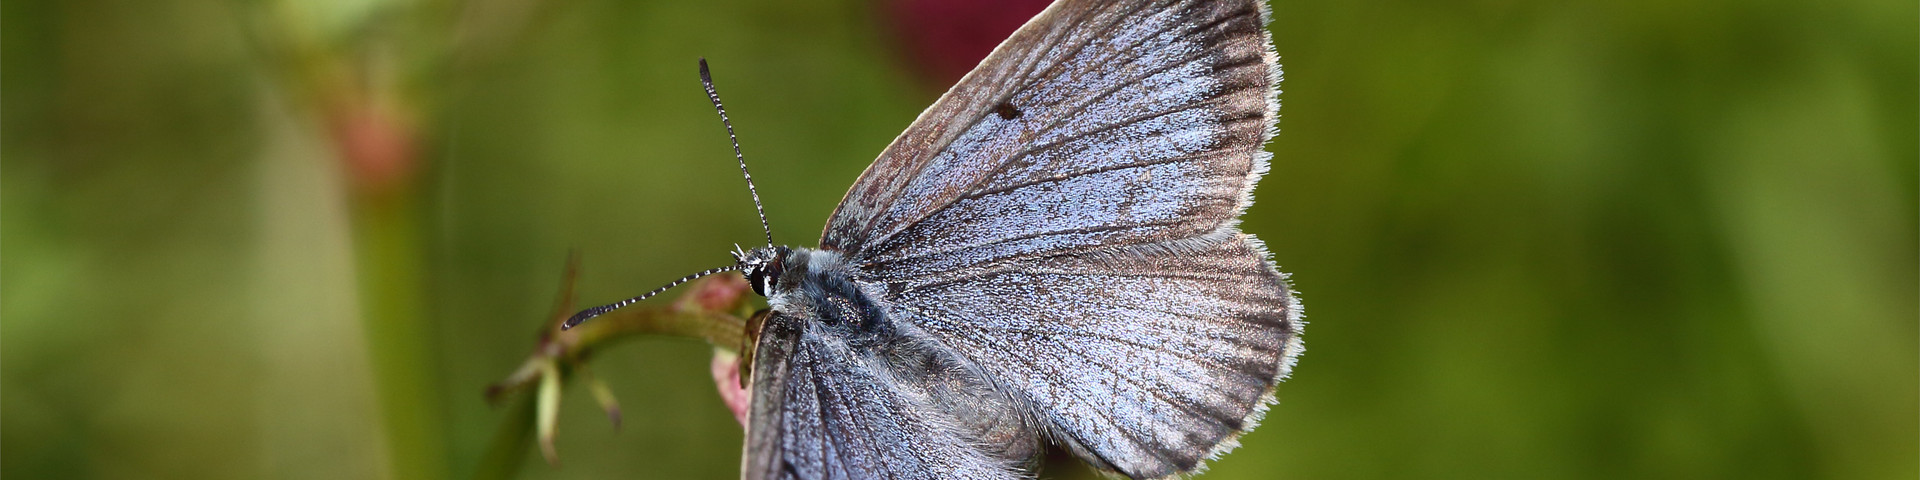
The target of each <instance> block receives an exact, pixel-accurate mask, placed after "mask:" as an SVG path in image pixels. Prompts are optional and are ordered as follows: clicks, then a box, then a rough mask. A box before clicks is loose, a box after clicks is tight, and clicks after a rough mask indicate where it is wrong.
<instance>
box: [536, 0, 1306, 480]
mask: <svg viewBox="0 0 1920 480" xmlns="http://www.w3.org/2000/svg"><path fill="white" fill-rule="evenodd" d="M1268 15H1269V14H1268V12H1267V10H1266V6H1265V5H1264V4H1263V3H1261V2H1257V1H1248V0H1219V1H1211V0H1180V1H1171V2H1169V1H1097V0H1061V1H1059V2H1056V3H1054V4H1053V5H1051V6H1050V7H1048V8H1047V9H1046V10H1045V11H1043V12H1041V13H1040V14H1039V15H1037V16H1035V17H1034V18H1033V19H1032V20H1031V21H1029V22H1028V23H1027V24H1026V25H1025V26H1023V27H1021V28H1020V29H1019V30H1018V31H1016V32H1015V33H1014V34H1013V35H1012V36H1011V37H1010V38H1008V39H1007V40H1006V42H1005V43H1003V44H1001V45H1000V46H999V47H998V48H997V49H995V50H994V51H993V53H992V54H991V55H989V56H988V57H987V58H986V59H985V60H983V61H982V62H981V63H980V65H979V66H978V67H976V68H975V69H974V70H973V71H972V72H971V73H969V74H967V75H966V76H965V77H964V78H962V79H961V80H960V81H959V83H958V84H956V85H954V86H953V88H952V89H951V90H949V91H948V92H947V93H946V94H945V95H943V96H941V97H940V99H939V100H938V101H936V102H935V103H934V104H933V106H931V107H929V108H928V109H927V110H926V111H925V112H923V113H921V114H920V116H919V118H918V119H916V120H915V121H914V122H913V124H912V125H911V126H909V127H907V130H906V131H905V132H904V133H902V134H901V135H900V136H899V138H897V139H895V140H894V141H893V143H892V144H891V145H889V146H888V147H887V148H886V149H885V151H883V152H882V153H881V154H880V157H879V159H878V160H875V161H874V162H873V164H872V165H871V166H869V167H868V168H867V170H866V172H865V173H863V174H862V175H861V176H860V177H859V179H858V180H856V181H855V182H854V184H853V187H852V188H851V189H850V190H849V191H848V192H847V194H846V198H845V199H843V200H842V201H841V203H840V206H839V208H838V209H836V210H835V211H834V213H833V215H832V217H831V218H830V219H829V220H828V223H827V226H826V230H825V233H824V235H822V238H821V240H820V246H819V247H818V248H804V247H788V246H776V245H774V242H773V236H772V233H771V231H770V230H769V231H768V235H767V246H766V247H761V248H754V249H752V250H750V251H742V250H741V249H739V248H738V247H736V248H735V250H734V257H735V263H734V265H732V266H729V267H723V268H719V269H714V270H709V271H707V272H702V273H700V274H696V275H694V276H689V277H688V278H687V279H683V280H682V282H684V281H685V280H690V279H692V278H697V277H698V276H702V275H707V274H712V273H717V272H722V271H738V272H741V273H742V274H743V275H745V277H746V278H747V280H748V282H749V283H750V284H751V286H752V288H753V290H754V292H756V293H758V294H761V295H763V296H765V297H766V298H767V304H768V306H769V310H768V311H766V312H765V313H764V314H763V315H758V316H756V317H755V321H754V322H753V324H752V325H750V327H749V328H750V330H752V331H757V332H758V333H757V335H755V336H754V340H753V341H752V342H753V343H752V345H751V347H750V348H749V351H747V352H745V353H748V354H750V358H751V362H750V363H751V366H750V373H749V375H748V378H749V379H750V380H749V382H750V385H751V392H752V396H751V403H750V406H749V409H748V414H749V417H748V426H747V434H746V445H745V456H744V458H743V461H742V477H743V478H748V479H785V478H794V479H820V478H850V479H865V478H911V479H931V478H968V479H1012V478H1023V477H1027V476H1030V474H1029V473H1027V471H1028V470H1030V469H1031V468H1032V467H1034V465H1035V461H1036V458H1037V457H1038V455H1039V454H1040V453H1041V452H1042V451H1043V450H1042V449H1043V446H1044V443H1046V442H1051V443H1052V444H1054V445H1058V446H1061V447H1063V448H1065V449H1066V450H1067V451H1070V452H1072V453H1073V454H1074V455H1075V456H1077V457H1079V458H1080V459H1082V460H1084V461H1086V462H1087V463H1089V464H1091V465H1092V466H1094V467H1096V468H1099V469H1101V470H1104V471H1109V472H1114V473H1118V474H1120V475H1125V476H1127V477H1132V478H1159V477H1169V476H1175V475H1180V474H1185V473H1192V472H1195V471H1197V470H1198V469H1200V468H1202V467H1203V462H1204V461H1206V460H1207V459H1210V458H1215V457H1218V456H1219V455H1221V454H1223V453H1225V452H1226V451H1228V450H1231V449H1232V448H1234V446H1235V445H1237V438H1238V437H1239V436H1240V435H1241V434H1242V433H1244V432H1246V431H1248V430H1251V429H1252V428H1253V427H1254V426H1255V424H1256V423H1257V422H1258V421H1259V419H1260V418H1261V417H1262V415H1263V414H1264V412H1265V410H1266V407H1267V405H1269V404H1271V403H1272V402H1273V401H1274V400H1273V391H1274V387H1275V385H1276V384H1277V383H1278V382H1279V381H1280V380H1281V379H1283V378H1285V377H1286V376H1287V375H1288V372H1289V371H1290V370H1291V369H1292V366H1293V363H1294V359H1295V357H1296V356H1297V355H1299V354H1300V352H1301V343H1300V331H1301V327H1302V325H1303V322H1302V321H1301V313H1300V312H1301V310H1300V303H1299V301H1298V300H1297V299H1296V298H1295V296H1294V293H1293V291H1292V289H1291V287H1290V286H1289V284H1288V281H1287V277H1286V275H1284V274H1282V273H1280V272H1279V271H1278V270H1277V269H1276V268H1275V267H1274V265H1273V263H1272V262H1271V261H1270V260H1269V259H1268V254H1267V253H1266V251H1265V249H1264V247H1263V246H1262V244H1261V243H1260V242H1259V241H1258V240H1256V239H1255V238H1254V237H1253V236H1252V235H1248V234H1246V233H1243V232H1241V231H1240V230H1239V229H1238V227H1237V224H1238V217H1239V216H1240V214H1241V213H1242V212H1243V211H1245V210H1246V208H1247V206H1248V205H1249V204H1250V203H1251V201H1252V197H1251V195H1250V194H1251V191H1252V189H1253V187H1254V184H1255V182H1256V181H1258V179H1259V178H1260V177H1261V176H1262V175H1263V174H1265V173H1266V171H1267V161H1268V159H1269V158H1270V157H1271V155H1270V154H1269V153H1267V152H1265V151H1264V149H1263V146H1264V144H1265V143H1266V142H1267V140H1269V139H1271V138H1272V137H1273V135H1274V132H1275V122H1276V119H1277V111H1278V108H1279V101H1278V97H1277V96H1278V92H1279V91H1278V89H1277V88H1276V87H1277V85H1278V83H1279V79H1280V67H1279V65H1278V64H1277V63H1276V58H1277V57H1276V56H1275V54H1274V53H1273V47H1272V41H1271V40H1270V39H1269V36H1268V33H1267V30H1266V28H1265V25H1266V23H1267V19H1268ZM702 77H703V79H704V80H706V81H707V85H708V94H709V95H710V96H712V97H713V99H714V103H715V105H716V107H717V106H718V105H719V101H718V96H717V94H715V93H714V92H713V90H712V86H711V85H712V82H711V77H710V76H708V74H707V70H706V67H705V63H704V61H703V63H702ZM720 114H721V117H722V119H723V120H724V119H725V117H726V113H725V109H724V108H721V109H720ZM728 130H729V135H731V131H732V127H731V125H730V124H729V127H728ZM735 148H736V154H737V153H738V152H737V149H738V142H737V141H736V142H735ZM745 167H746V165H745V162H744V160H742V163H741V169H742V171H743V173H744V171H745ZM747 181H748V185H749V187H750V188H751V187H752V177H751V176H750V175H749V176H748V177H747ZM755 197H756V200H755V205H756V207H758V205H759V202H758V194H757V192H756V193H755ZM761 221H762V223H763V228H764V226H765V225H764V223H765V221H766V220H765V215H764V213H763V214H762V215H761ZM679 283H681V282H675V283H674V284H671V285H669V287H671V286H672V285H677V284H679ZM664 288H665V287H663V289H664ZM655 292H656V293H657V292H658V290H656V291H655ZM649 295H651V294H649ZM646 296H647V295H643V296H641V297H636V298H635V299H631V300H628V301H624V302H621V303H616V304H612V305H607V306H603V307H599V308H595V309H589V310H587V311H583V312H581V313H580V314H578V315H576V316H575V317H574V318H572V319H569V321H568V323H567V326H572V325H574V324H578V323H579V322H580V321H584V320H585V319H586V318H591V317H592V316H594V315H598V314H600V313H604V312H605V311H608V310H611V309H613V308H619V307H620V306H624V305H626V304H629V303H632V302H634V301H637V300H638V299H641V298H645V297H646Z"/></svg>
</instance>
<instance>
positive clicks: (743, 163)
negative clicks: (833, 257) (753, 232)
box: [560, 57, 773, 330]
mask: <svg viewBox="0 0 1920 480" xmlns="http://www.w3.org/2000/svg"><path fill="white" fill-rule="evenodd" d="M700 84H701V85H702V86H705V87H706V88H707V99H708V100H712V101H713V110H714V111H716V112H720V123H721V124H722V125H726V126H727V139H728V140H732V141H733V158H734V159H737V160H739V161H740V176H742V177H746V179H747V193H748V194H750V195H753V211H754V212H755V213H758V214H760V230H761V231H763V232H766V234H767V248H773V227H771V226H769V225H768V224H767V209H766V208H765V207H762V206H760V191H759V190H758V189H755V188H754V186H753V174H752V173H749V172H747V156H746V155H742V154H741V153H740V137H738V136H735V135H734V134H733V121H731V120H728V119H727V107H724V106H721V105H720V92H719V91H718V90H714V89H713V73H712V72H710V71H708V70H707V59H706V58H704V57H703V58H701V59H700ZM735 249H736V250H738V247H735ZM740 268H741V266H740V265H737V264H736V265H731V266H725V267H720V268H715V269H710V270H707V271H704V272H700V273H695V274H692V275H688V276H685V277H680V279H679V280H674V281H672V282H669V283H667V284H666V285H662V286H660V288H656V289H653V291H651V292H647V293H645V294H642V295H640V296H637V297H633V298H629V299H626V300H621V301H618V302H614V303H609V304H606V305H601V306H598V307H593V308H589V309H586V310H581V311H580V313H576V314H573V316H572V317H568V318H567V321H566V322H564V323H561V324H560V329H561V330H566V329H570V328H573V327H574V326H575V325H579V324H580V323H581V322H585V321H587V320H589V319H592V318H593V317H598V316H601V315H604V314H606V313H607V312H611V311H614V310H618V309H620V308H621V307H625V306H627V305H632V304H635V303H639V302H640V301H641V300H646V299H647V298H649V297H652V296H654V295H659V294H660V293H662V292H665V291H667V290H670V289H673V287H678V286H680V285H681V284H684V283H687V282H691V281H694V280H695V279H699V278H700V277H705V276H708V275H713V274H716V273H720V272H731V271H737V270H740Z"/></svg>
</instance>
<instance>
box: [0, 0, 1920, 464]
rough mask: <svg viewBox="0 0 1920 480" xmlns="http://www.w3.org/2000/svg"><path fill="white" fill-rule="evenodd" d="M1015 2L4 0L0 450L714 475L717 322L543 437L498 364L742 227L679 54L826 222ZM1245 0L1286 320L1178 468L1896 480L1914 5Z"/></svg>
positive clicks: (735, 190) (1918, 373) (610, 369)
mask: <svg viewBox="0 0 1920 480" xmlns="http://www.w3.org/2000/svg"><path fill="white" fill-rule="evenodd" d="M1036 8H1037V7H1036V6H1035V5H1033V4H1032V2H1021V1H995V2H967V1H963V0H950V1H940V0H878V1H822V2H779V1H757V0H708V1H700V2H635V1H616V0H567V1H558V0H553V1H541V0H349V1H336V0H230V1H220V0H174V1H149V0H64V1H37V0H8V1H6V2H5V3H0V21H4V26H5V28H4V29H0V247H3V248H4V254H0V457H3V458H0V476H5V477H7V478H23V479H24V478H296V479H301V478H313V479H333V478H427V479H437V478H469V477H476V476H489V475H496V476H497V475H502V474H505V475H518V476H520V477H522V478H621V477H624V478H728V477H732V476H734V475H736V473H735V472H736V471H737V465H738V457H739V452H740V429H739V427H738V426H737V425H736V424H735V423H734V420H733V419H732V418H731V417H730V416H729V414H728V413H727V412H726V411H725V409H724V408H723V407H722V406H721V404H720V402H719V400H718V397H717V396H716V394H715V392H714V390H713V387H712V382H711V381H710V380H709V378H708V372H707V363H708V356H709V354H710V353H711V351H712V349H711V348H710V347H708V346H706V345H704V344H702V343H700V342H698V341H691V340H680V339H646V340H640V341H634V342H630V343H626V344H622V345H619V346H617V347H614V348H608V349H604V350H603V351H601V352H600V353H599V354H598V356H597V357H596V358H595V360H594V366H595V373H596V375H597V376H598V377H599V378H601V379H604V380H606V381H607V382H608V384H610V385H611V386H612V388H613V390H614V391H615V393H616V394H617V395H618V396H619V398H620V399H621V401H622V402H623V403H624V405H625V410H626V423H625V425H624V426H623V427H622V428H621V429H620V430H618V431H616V430H615V429H614V428H612V427H610V426H609V425H608V424H607V420H606V419H605V418H604V417H603V416H602V414H601V412H600V411H599V410H598V409H597V408H596V407H594V406H593V404H592V402H591V401H589V400H587V398H588V396H587V395H586V393H584V392H583V391H581V390H582V388H581V387H580V386H578V385H575V386H573V387H571V388H570V389H569V390H568V393H567V397H565V398H566V400H565V401H564V402H563V404H562V408H561V415H560V419H561V421H560V425H559V436H558V439H557V441H558V447H559V453H560V458H561V464H560V465H559V466H558V467H552V466H549V465H547V464H546V463H545V462H543V461H541V460H539V458H540V457H539V454H538V453H537V452H536V451H535V450H534V449H531V448H527V449H525V450H524V451H523V452H522V453H523V454H521V455H517V456H515V458H514V460H521V461H520V462H519V463H518V465H517V466H516V465H513V464H512V463H508V464H507V465H508V467H507V469H506V470H505V471H494V470H489V469H490V468H498V467H497V465H500V464H497V463H484V462H483V459H482V457H483V456H484V455H485V452H486V451H487V446H488V445H489V442H491V441H492V439H493V438H494V436H495V434H496V429H498V428H499V427H500V425H502V424H504V423H507V422H509V421H511V420H512V419H510V418H508V417H509V416H510V415H514V414H515V413H516V412H520V411H519V410H515V409H513V408H510V407H503V406H492V405H489V404H488V403H486V402H485V401H483V399H482V396H481V389H482V387H483V386H485V385H486V384H487V383H488V382H491V381H494V380H497V379H499V378H500V377H502V376H504V375H506V374H507V373H508V372H509V371H510V370H512V369H513V368H514V367H515V366H516V365H518V364H519V362H520V361H521V360H522V359H523V358H524V357H525V355H527V354H528V353H529V350H530V349H531V348H532V345H533V341H534V330H535V328H536V327H537V326H538V325H540V324H541V322H542V321H543V320H544V316H545V315H546V314H547V311H548V309H549V308H550V306H551V305H552V302H553V298H554V295H555V291H556V290H557V288H558V286H559V285H560V278H561V267H562V264H563V262H564V259H565V258H566V255H567V253H566V252H567V251H568V249H569V248H578V249H580V251H582V252H583V253H584V258H585V262H584V272H583V275H582V276H581V277H580V283H579V293H580V295H581V298H582V302H585V303H598V302H603V301H610V300H613V299H617V298H624V297H626V296H628V295H631V294H634V293H638V292H640V291H643V290H645V289H650V288H653V287H654V286H656V285H658V284H659V283H661V282H663V281H665V280H667V279H670V278H674V277H677V276H679V275H682V274H684V273H687V272H692V271H696V270H699V269H704V268H707V267H711V266H715V265H720V264H723V263H725V262H728V261H729V260H730V259H729V257H728V256H727V255H726V252H727V251H728V250H730V249H731V248H732V244H733V243H735V242H741V243H747V244H751V243H752V242H754V241H756V239H757V238H759V236H760V233H759V230H758V229H759V225H758V222H756V221H755V219H754V218H753V216H752V215H753V213H752V211H753V210H752V205H751V203H749V200H748V197H747V196H746V194H745V192H744V191H743V189H742V188H741V181H740V179H739V177H738V172H737V171H735V167H734V166H733V164H732V159H731V158H730V154H731V152H730V150H729V147H728V144H727V141H726V134H725V132H724V131H723V130H722V129H721V128H720V125H719V123H718V122H716V121H715V117H714V114H713V112H712V110H711V109H710V107H709V106H708V105H707V101H706V99H705V97H704V95H703V93H702V92H701V90H700V87H699V83H698V80H697V77H696V75H695V68H694V67H695V63H694V60H695V59H696V58H698V57H701V56H705V57H707V58H709V59H711V61H712V62H713V65H714V71H715V73H714V75H715V77H716V80H717V81H718V83H719V87H720V89H721V91H722V92H723V94H724V95H725V98H726V100H727V102H728V107H729V109H730V113H731V114H732V116H733V118H734V119H735V121H736V122H737V127H738V128H739V133H740V136H741V138H742V142H743V144H744V145H743V147H744V149H745V152H746V154H747V156H748V159H749V160H750V161H751V162H752V165H753V168H754V169H755V170H754V171H755V173H756V174H757V175H756V178H757V179H758V180H759V182H760V188H761V193H762V195H764V196H765V198H766V201H767V204H768V205H767V210H768V212H767V213H768V215H769V216H770V218H771V221H772V225H773V230H774V232H775V235H776V236H777V237H779V239H780V240H781V241H783V242H788V243H795V244H801V245H812V244H813V241H814V239H815V238H817V237H815V235H816V233H815V232H818V231H820V230H819V229H820V227H821V225H822V224H823V222H824V220H825V218H826V216H827V214H828V213H829V212H830V211H831V210H832V208H833V206H834V205H835V203H836V202H837V201H838V200H839V199H840V197H841V194H842V193H843V192H844V189H845V188H846V187H847V185H849V184H850V183H851V182H852V180H853V178H854V177H855V176H856V175H857V174H858V173H859V172H860V171H861V170H862V169H863V168H864V167H865V166H866V165H867V163H868V162H869V161H871V160H872V158H873V157H874V155H875V154H876V153H877V152H878V151H879V150H880V149H881V147H883V146H884V145H885V144H886V143H887V142H888V141H889V140H891V139H892V138H893V136H894V135H895V134H896V133H898V132H899V131H900V130H901V129H902V128H903V127H905V126H906V124H907V123H908V122H909V121H911V120H912V119H913V118H914V116H915V115H916V114H917V113H918V112H919V111H920V109H921V108H923V107H924V106H925V105H927V104H928V103H929V102H931V101H932V100H933V98H934V97H935V96H936V95H937V94H938V92H939V91H941V90H942V89H943V87H944V85H945V82H948V81H950V79H951V78H950V76H951V75H953V74H954V73H956V72H955V69H956V68H958V69H961V70H963V69H964V68H965V66H966V65H970V64H971V62H973V60H972V58H975V57H969V56H977V55H979V53H980V52H982V51H984V49H985V48H986V47H990V46H991V45H992V43H994V41H993V40H992V39H993V38H995V37H997V36H1000V35H1004V32H1005V31H1006V30H1008V29H1011V28H1012V27H1013V26H1015V25H1017V24H1019V23H1020V22H1021V21H1022V20H1023V18H1024V17H1023V15H1025V14H1027V13H1030V12H1032V11H1033V10H1035V9H1036ZM1273 10H1274V23H1273V25H1272V29H1273V32H1274V38H1275V41H1276V43H1277V44H1278V48H1279V52H1280V54H1281V55H1282V57H1283V58H1282V61H1283V63H1284V64H1285V67H1286V71H1287V77H1286V82H1285V84H1284V89H1285V91H1286V93H1285V94H1284V95H1283V97H1282V98H1283V102H1284V108H1283V109H1282V114H1283V116H1284V117H1283V120H1282V126H1281V129H1282V133H1281V135H1280V136H1279V138H1278V139H1277V140H1276V141H1275V142H1274V143H1273V144H1272V146H1271V149H1272V150H1273V151H1274V152H1276V159H1275V162H1274V168H1273V170H1274V173H1273V174H1272V175H1270V176H1268V177H1267V178H1266V180H1265V181H1264V182H1263V183H1262V185H1261V186H1260V188H1259V190H1258V192H1257V196H1258V198H1259V202H1258V203H1257V204H1256V205H1254V207H1253V209H1252V211H1251V212H1249V213H1248V214H1247V216H1246V223H1245V229H1246V230H1247V231H1250V232H1253V233H1256V234H1258V235H1259V236H1260V237H1261V238H1263V239H1265V240H1266V242H1267V243H1268V245H1270V246H1271V247H1272V250H1273V253H1274V257H1275V258H1276V260H1277V261H1278V263H1279V264H1280V265H1281V266H1282V268H1283V269H1284V270H1285V271H1288V272H1291V273H1293V274H1294V279H1295V281H1296V283H1297V286H1298V287H1299V289H1300V290H1301V291H1302V292H1304V300H1305V304H1306V308H1307V314H1308V319H1309V320H1310V321H1311V322H1312V324H1311V325H1310V326H1309V328H1308V329H1307V336H1306V338H1307V346H1308V353H1307V355H1306V356H1305V357H1304V358H1303V359H1302V363H1301V365H1300V368H1299V370H1298V371H1297V374H1296V375H1295V377H1294V378H1293V379H1292V380H1290V381H1288V382H1287V383H1285V384H1284V385H1283V386H1282V387H1281V390H1280V398H1281V400H1282V403H1281V404H1280V405H1279V406H1277V407H1276V408H1275V409H1274V410H1273V412H1272V413H1271V414H1270V415H1269V416H1268V417H1267V419H1266V422H1265V425H1264V426H1263V427H1261V428H1260V429H1259V430H1257V431H1255V432H1254V433H1253V434H1251V435H1249V436H1247V437H1246V438H1245V442H1244V446H1243V447H1242V448H1241V449H1239V450H1238V451H1236V452H1235V453H1233V454H1231V455H1229V456H1227V457H1226V458H1225V459H1223V460H1221V461H1219V462H1216V463H1215V464H1214V466H1213V468H1212V471H1211V472H1210V473H1208V474H1207V475H1206V476H1205V478H1212V479H1231V478H1285V479H1372V478H1529V479H1531V478H1568V479H1578V478H1587V479H1614V478H1649V479H1657V478H1673V479H1691V478H1829V479H1913V478H1916V476H1920V353H1917V350H1920V347H1917V346H1916V345H1917V344H1920V327H1917V325H1920V321H1917V319H1920V312H1916V308H1920V298H1917V297H1920V281H1917V280H1916V271H1917V270H1920V260H1917V259H1916V251H1920V240H1916V231H1917V230H1920V226H1917V225H1916V217H1917V216H1920V214H1917V213H1916V204H1917V202H1916V198H1917V196H1920V194H1917V193H1916V178H1920V172H1917V171H1916V163H1920V162H1917V158H1920V151H1917V147H1916V141H1917V139H1920V134H1917V133H1916V132H1917V131H1920V125H1917V124H1916V111H1917V110H1920V95H1917V94H1920V75H1917V74H1920V32H1917V30H1920V29H1917V27H1916V25H1917V24H1920V20H1917V19H1920V8H1917V7H1916V4H1915V3H1914V2H1913V1H1912V0H1847V1H1811V0H1805V1H1776V0H1683V1H1668V0H1661V1H1622V2H1515V1H1439V2H1435V1H1398V0H1363V1H1346V2H1305V1H1286V0H1281V1H1277V2H1275V3H1274V4H1273ZM981 36H985V37H987V38H988V40H985V44H984V45H980V43H981V40H978V38H979V37H981ZM956 64H957V65H959V67H954V65H956ZM383 411H384V412H387V413H388V414H386V415H382V412H383ZM483 464H485V465H493V466H488V467H483V466H482V465H483ZM1061 475H1062V476H1074V475H1075V474H1073V473H1071V472H1068V473H1063V474H1061Z"/></svg>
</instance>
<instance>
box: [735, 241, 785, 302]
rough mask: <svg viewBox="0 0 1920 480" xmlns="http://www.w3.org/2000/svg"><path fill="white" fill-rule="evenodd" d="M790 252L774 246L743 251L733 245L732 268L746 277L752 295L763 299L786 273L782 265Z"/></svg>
mask: <svg viewBox="0 0 1920 480" xmlns="http://www.w3.org/2000/svg"><path fill="white" fill-rule="evenodd" d="M792 251H793V249H791V248H787V247H775V246H767V247H760V248H755V249H753V250H745V251H743V250H741V249H740V246H739V245H735V246H734V247H733V261H734V267H735V269H737V270H740V273H741V274H742V275H746V277H747V283H748V284H750V285H752V286H753V293H758V294H760V296H763V297H764V296H767V295H768V294H770V293H772V292H773V291H774V287H776V286H778V284H779V281H780V276H781V275H782V274H784V273H786V272H785V271H784V270H785V269H786V268H785V266H784V264H785V263H786V261H787V255H788V254H789V253H792Z"/></svg>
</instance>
